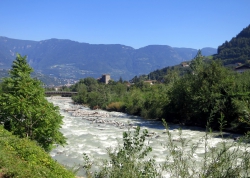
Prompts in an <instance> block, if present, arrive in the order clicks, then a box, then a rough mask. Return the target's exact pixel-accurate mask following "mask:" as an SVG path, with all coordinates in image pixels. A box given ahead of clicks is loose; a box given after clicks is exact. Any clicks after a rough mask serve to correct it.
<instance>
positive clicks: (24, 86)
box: [0, 54, 66, 151]
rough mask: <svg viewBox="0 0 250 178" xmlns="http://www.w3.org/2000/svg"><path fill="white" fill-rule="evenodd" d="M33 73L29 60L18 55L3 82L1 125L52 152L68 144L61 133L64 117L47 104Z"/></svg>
mask: <svg viewBox="0 0 250 178" xmlns="http://www.w3.org/2000/svg"><path fill="white" fill-rule="evenodd" d="M32 71H33V69H32V68H31V67H30V66H29V64H28V63H27V60H26V56H25V57H22V56H21V55H19V54H17V57H16V60H15V61H14V62H13V65H12V69H11V70H10V72H9V74H10V77H8V78H5V79H4V81H3V89H2V90H3V92H2V94H1V96H0V99H1V102H0V122H1V123H3V124H4V127H5V128H6V129H7V130H9V131H11V132H13V134H15V135H19V136H20V137H22V138H23V137H27V138H29V139H31V140H35V141H37V142H38V144H39V145H40V146H41V147H43V148H44V149H45V150H46V151H50V150H51V149H52V146H53V144H60V145H63V144H65V143H66V140H65V137H64V136H63V135H62V133H61V132H60V131H59V129H60V128H61V125H62V116H61V115H60V113H59V108H58V107H55V106H54V105H53V104H52V103H49V102H48V101H47V100H46V98H45V95H44V89H43V88H42V87H41V82H40V81H38V80H36V79H33V78H31V77H30V74H31V72H32Z"/></svg>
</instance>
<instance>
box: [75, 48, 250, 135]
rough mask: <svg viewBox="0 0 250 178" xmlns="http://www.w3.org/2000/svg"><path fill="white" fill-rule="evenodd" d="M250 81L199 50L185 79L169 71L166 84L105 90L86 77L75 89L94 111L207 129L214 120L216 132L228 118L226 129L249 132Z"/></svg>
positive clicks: (118, 85) (247, 74)
mask: <svg viewBox="0 0 250 178" xmlns="http://www.w3.org/2000/svg"><path fill="white" fill-rule="evenodd" d="M249 80H250V72H244V73H242V74H239V73H236V72H235V71H233V70H231V69H228V68H226V67H224V66H223V65H222V64H221V63H220V61H219V60H211V59H205V57H203V56H202V55H201V52H200V51H199V53H198V54H197V56H196V57H195V58H194V59H193V60H192V61H191V64H190V68H189V70H186V71H185V73H183V72H182V74H181V75H180V73H179V70H176V69H169V70H168V71H167V72H166V75H165V76H164V79H163V80H162V81H161V82H155V83H154V84H150V83H147V82H144V81H138V82H136V83H133V84H130V83H128V82H124V81H122V80H120V81H118V82H114V81H111V82H109V84H107V85H105V84H103V83H98V82H97V81H96V80H95V79H93V78H85V79H81V80H80V81H79V82H78V83H76V84H75V85H73V86H71V88H70V89H71V91H76V92H78V95H77V96H74V97H73V100H74V101H75V102H76V103H81V104H87V105H88V106H89V107H90V108H92V109H96V108H100V109H105V110H108V111H120V112H126V113H128V114H132V115H138V116H141V117H143V118H145V119H162V118H163V119H164V120H165V121H167V122H173V123H178V124H183V125H196V126H201V127H206V123H207V122H208V119H209V120H210V126H211V128H213V129H219V118H223V121H224V122H223V124H224V127H223V128H224V129H225V130H227V131H231V132H238V133H245V132H247V131H248V124H247V122H249V118H250V117H249V116H250V114H249V113H250V105H249V103H250V92H249V91H250V81H249Z"/></svg>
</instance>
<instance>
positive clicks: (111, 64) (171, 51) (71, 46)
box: [0, 37, 216, 80]
mask: <svg viewBox="0 0 250 178" xmlns="http://www.w3.org/2000/svg"><path fill="white" fill-rule="evenodd" d="M197 51H198V50H197V49H191V48H174V47H170V46H167V45H149V46H146V47H143V48H139V49H134V48H132V47H129V46H125V45H120V44H112V45H105V44H88V43H79V42H76V41H71V40H61V39H49V40H43V41H29V40H17V39H11V38H7V37H0V67H1V68H4V69H8V68H10V66H11V64H12V61H13V60H14V59H15V55H16V53H20V54H21V55H27V60H28V62H29V64H30V65H31V66H32V67H33V68H34V70H35V71H37V72H41V73H43V74H47V75H50V76H54V77H59V78H69V79H79V78H85V77H95V78H97V77H100V76H101V75H102V74H105V73H108V74H110V75H111V78H112V79H115V80H118V79H119V78H120V77H122V78H123V79H124V80H129V79H131V78H132V77H134V76H136V75H141V74H147V73H149V72H151V71H153V70H157V69H161V68H164V67H166V66H172V65H176V64H179V63H181V62H182V61H186V60H191V59H192V58H193V57H194V56H195V55H196V53H197ZM202 52H203V53H204V55H212V54H215V53H216V49H214V48H204V49H202Z"/></svg>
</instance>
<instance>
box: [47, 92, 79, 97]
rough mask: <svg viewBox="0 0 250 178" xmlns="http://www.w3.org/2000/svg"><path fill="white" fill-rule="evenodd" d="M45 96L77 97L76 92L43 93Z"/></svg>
mask: <svg viewBox="0 0 250 178" xmlns="http://www.w3.org/2000/svg"><path fill="white" fill-rule="evenodd" d="M45 95H46V96H62V97H71V96H73V95H77V92H69V91H45Z"/></svg>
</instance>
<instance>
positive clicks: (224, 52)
mask: <svg viewBox="0 0 250 178" xmlns="http://www.w3.org/2000/svg"><path fill="white" fill-rule="evenodd" d="M215 57H216V58H217V59H218V58H219V59H221V60H222V61H223V63H224V64H226V65H227V64H235V63H246V62H247V61H248V60H250V25H249V26H248V27H246V28H244V29H243V30H242V31H241V32H240V33H239V34H238V35H236V37H233V38H232V39H231V40H230V41H229V42H228V41H226V42H225V43H223V44H222V45H221V46H219V47H218V54H217V55H215Z"/></svg>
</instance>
